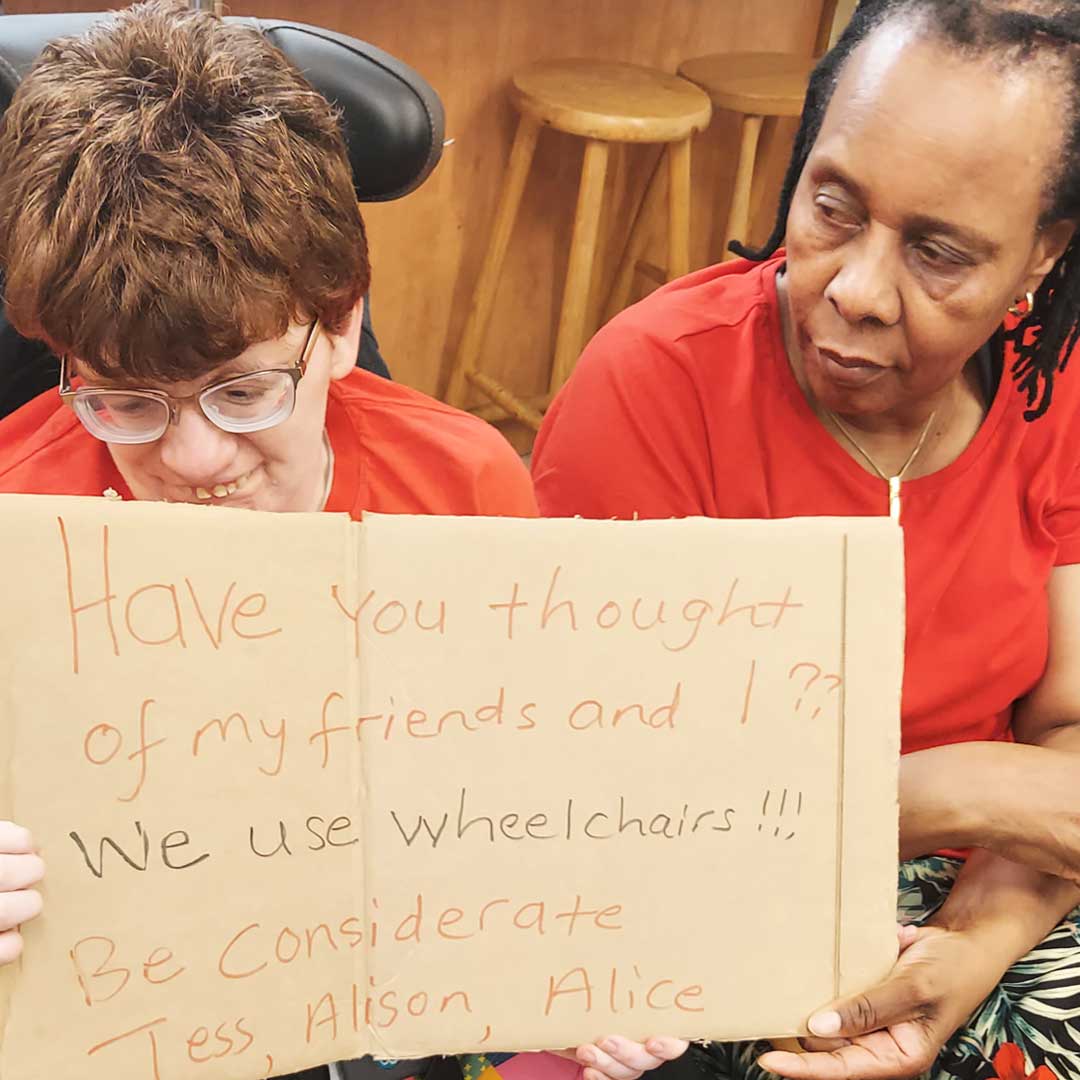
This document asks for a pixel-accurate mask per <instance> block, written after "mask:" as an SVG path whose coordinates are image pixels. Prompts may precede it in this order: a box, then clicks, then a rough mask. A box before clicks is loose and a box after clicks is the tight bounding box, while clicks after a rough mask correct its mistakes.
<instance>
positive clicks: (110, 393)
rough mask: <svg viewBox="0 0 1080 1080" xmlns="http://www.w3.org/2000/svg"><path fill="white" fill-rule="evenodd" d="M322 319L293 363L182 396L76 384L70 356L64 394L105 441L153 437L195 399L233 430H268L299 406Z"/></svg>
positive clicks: (153, 439) (62, 371) (65, 368)
mask: <svg viewBox="0 0 1080 1080" xmlns="http://www.w3.org/2000/svg"><path fill="white" fill-rule="evenodd" d="M318 329H319V320H318V319H316V320H315V321H314V322H313V323H312V324H311V326H310V328H309V329H308V332H307V338H306V339H305V341H304V347H303V349H302V351H301V353H300V358H299V360H298V361H297V362H296V363H295V364H294V365H293V366H292V367H288V368H268V369H266V370H263V371H249V372H246V373H245V374H243V375H235V376H233V377H232V378H230V379H222V380H221V382H216V383H211V384H210V385H209V386H204V387H203V388H202V389H201V390H199V391H196V393H194V394H185V395H183V396H182V397H177V396H174V395H172V394H166V393H165V392H164V391H163V390H121V389H110V388H108V387H97V386H80V387H78V388H77V389H74V390H73V389H72V388H71V380H70V376H69V372H68V364H67V357H63V358H62V359H61V361H60V397H61V398H62V399H63V400H64V402H65V403H66V404H67V405H69V406H70V407H71V408H72V410H73V411H74V413H75V415H76V416H77V417H78V418H79V420H80V421H81V422H82V425H83V427H85V428H86V430H87V431H89V432H90V434H91V435H93V436H94V438H95V439H100V440H101V441H102V442H108V443H151V442H156V441H157V440H158V439H160V438H161V436H162V435H164V434H165V432H166V431H167V430H168V428H169V425H170V424H175V423H178V422H179V420H180V406H181V404H182V403H183V402H185V401H195V402H197V403H198V406H199V409H200V411H201V412H202V414H203V416H205V417H206V419H207V420H209V421H210V423H211V424H213V425H214V426H215V427H219V428H221V430H222V431H229V432H233V433H234V434H246V433H249V432H253V431H265V430H266V429H267V428H272V427H275V426H276V425H278V424H281V423H284V422H285V421H286V420H288V419H289V417H290V416H292V412H293V409H294V408H295V406H296V384H297V383H298V382H299V381H300V380H301V379H302V378H303V377H304V373H305V372H306V371H307V366H308V362H309V360H310V358H311V352H312V349H313V348H314V346H315V342H316V340H317V339H318V336H319V335H318Z"/></svg>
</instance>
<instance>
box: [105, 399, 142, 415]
mask: <svg viewBox="0 0 1080 1080" xmlns="http://www.w3.org/2000/svg"><path fill="white" fill-rule="evenodd" d="M109 408H110V409H111V410H112V411H113V412H114V413H120V414H121V415H123V416H141V415H142V414H143V413H145V412H147V411H148V410H149V408H150V405H149V403H148V402H146V401H140V400H138V399H136V400H130V401H124V400H120V401H113V402H110V404H109Z"/></svg>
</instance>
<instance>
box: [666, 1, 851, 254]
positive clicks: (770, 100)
mask: <svg viewBox="0 0 1080 1080" xmlns="http://www.w3.org/2000/svg"><path fill="white" fill-rule="evenodd" d="M838 3H839V0H825V2H824V4H823V6H822V11H821V17H820V19H819V20H818V28H817V38H816V41H815V43H814V55H813V56H794V55H791V54H789V53H768V52H747V53H716V54H714V55H711V56H699V57H697V58H695V59H693V60H687V61H685V62H684V63H682V64H680V65H679V74H680V75H682V76H683V78H685V79H689V80H690V81H691V82H693V83H696V84H697V85H698V86H700V87H701V88H702V89H703V90H704V91H705V92H706V93H707V94H708V95H709V98H710V99H711V101H712V103H713V105H714V106H715V107H716V108H717V109H727V110H728V111H729V112H734V113H740V114H742V118H743V119H742V136H741V138H740V140H739V156H738V159H737V164H736V167H735V190H734V193H733V195H732V198H731V207H730V209H729V211H728V219H727V227H726V228H725V230H724V246H723V249H722V254H721V258H722V259H733V258H735V256H734V255H733V254H732V253H731V252H730V251H728V244H730V243H731V241H732V240H740V241H742V242H743V243H745V242H746V239H747V236H748V233H749V231H750V207H751V201H752V193H753V190H754V166H755V163H756V160H757V150H758V142H759V140H760V138H761V129H762V125H763V124H764V122H765V121H766V120H769V121H772V122H775V120H776V119H777V118H778V117H783V116H798V115H799V114H800V113H801V112H802V107H803V101H804V100H805V98H806V89H807V86H808V85H809V83H810V73H811V72H812V71H813V70H814V66H815V65H816V64H817V61H818V59H819V58H820V56H821V55H823V54H824V52H825V50H826V49H827V48H828V45H829V38H830V36H831V34H832V29H833V21H834V19H835V18H836V8H837V4H838Z"/></svg>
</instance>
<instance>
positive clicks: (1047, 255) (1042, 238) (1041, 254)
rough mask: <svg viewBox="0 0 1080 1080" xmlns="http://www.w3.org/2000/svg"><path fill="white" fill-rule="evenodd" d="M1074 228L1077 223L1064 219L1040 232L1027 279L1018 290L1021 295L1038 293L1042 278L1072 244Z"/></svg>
mask: <svg viewBox="0 0 1080 1080" xmlns="http://www.w3.org/2000/svg"><path fill="white" fill-rule="evenodd" d="M1076 227H1077V222H1075V221H1070V220H1068V219H1066V220H1063V221H1055V222H1054V223H1053V225H1047V226H1046V228H1045V229H1042V230H1040V232H1039V239H1038V240H1037V241H1036V242H1035V250H1034V251H1033V252H1032V256H1031V263H1030V268H1029V270H1028V273H1027V277H1025V278H1024V284H1023V286H1022V287H1021V289H1020V293H1021V295H1022V294H1024V293H1028V292H1032V293H1034V292H1038V291H1039V286H1040V285H1041V284H1042V283H1043V278H1045V277H1046V275H1047V274H1049V273H1050V271H1051V270H1053V268H1054V263H1056V262H1057V261H1058V259H1060V258H1061V256H1062V255H1064V254H1065V249H1066V248H1067V247H1068V246H1069V244H1070V243H1071V242H1072V238H1073V236H1074V235H1075V234H1076Z"/></svg>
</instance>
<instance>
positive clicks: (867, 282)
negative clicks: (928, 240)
mask: <svg viewBox="0 0 1080 1080" xmlns="http://www.w3.org/2000/svg"><path fill="white" fill-rule="evenodd" d="M888 239H889V238H888V237H886V236H879V237H864V238H862V239H861V240H860V241H858V242H857V243H855V244H852V245H850V246H849V247H848V248H847V249H846V250H845V252H844V263H843V265H842V266H841V268H840V270H839V271H838V272H837V274H836V275H835V276H834V277H833V279H832V281H830V282H829V284H828V286H827V287H826V289H825V296H826V298H827V299H828V300H829V301H830V302H831V303H832V304H833V306H834V307H835V308H836V310H837V311H839V312H840V314H841V315H842V316H843V317H844V320H845V321H846V322H848V323H851V324H853V325H855V324H858V323H866V322H870V323H874V324H876V325H879V326H894V325H895V324H896V323H898V322H899V321H900V316H901V313H902V311H903V305H902V302H901V299H900V290H899V288H898V285H897V275H896V268H895V265H894V259H895V256H894V253H893V252H892V251H891V250H890V246H889V243H888Z"/></svg>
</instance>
